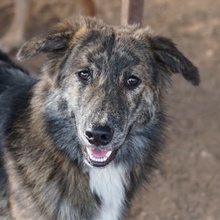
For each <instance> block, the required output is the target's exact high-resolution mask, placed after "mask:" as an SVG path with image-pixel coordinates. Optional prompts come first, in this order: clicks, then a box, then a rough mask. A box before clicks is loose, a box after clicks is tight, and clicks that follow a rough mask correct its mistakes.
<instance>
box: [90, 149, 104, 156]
mask: <svg viewBox="0 0 220 220" xmlns="http://www.w3.org/2000/svg"><path fill="white" fill-rule="evenodd" d="M91 153H92V155H93V156H95V157H105V156H106V154H107V153H108V151H106V150H99V149H91Z"/></svg>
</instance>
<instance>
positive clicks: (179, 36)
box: [0, 0, 220, 220]
mask: <svg viewBox="0 0 220 220" xmlns="http://www.w3.org/2000/svg"><path fill="white" fill-rule="evenodd" d="M95 2H96V5H97V16H98V17H99V18H101V19H103V20H104V21H106V22H107V23H109V24H119V23H120V7H121V5H120V1H119V0H112V1H109V0H96V1H95ZM79 11H80V9H79V6H78V4H77V1H76V0H62V1H58V0H49V1H44V0H38V1H35V2H33V7H32V12H31V16H30V20H29V22H28V24H27V31H26V37H27V39H28V38H30V37H31V36H33V35H34V34H36V33H37V32H39V31H40V30H42V29H45V28H46V27H48V26H49V25H51V24H52V23H54V22H56V21H57V20H59V19H63V18H67V17H69V16H71V15H77V14H78V13H79ZM12 16H13V1H12V0H1V1H0V27H1V29H0V36H2V35H3V34H4V33H5V32H6V30H7V28H8V27H9V25H10V22H11V19H12ZM143 23H144V26H146V25H150V26H151V27H152V28H153V29H154V30H155V31H156V32H159V33H161V34H165V35H166V36H168V37H170V38H172V39H173V40H174V41H175V42H176V43H177V45H178V47H179V49H180V50H181V51H183V52H184V54H186V55H187V56H188V57H189V58H190V59H191V60H192V61H193V62H194V64H195V65H197V66H198V67H199V69H200V73H201V80H202V82H201V85H200V86H199V87H197V88H194V87H192V86H191V85H189V84H188V83H187V82H186V81H184V80H183V79H182V78H181V77H180V76H175V77H174V78H173V88H172V91H171V92H170V93H169V94H168V104H169V107H170V108H169V109H170V111H169V113H170V116H171V117H172V119H173V120H172V124H171V128H170V131H169V135H168V137H169V139H168V140H167V148H166V149H165V150H164V152H163V154H162V156H161V168H160V169H159V170H157V171H156V172H155V175H154V176H153V178H152V181H151V184H150V185H148V186H147V189H143V190H142V191H141V192H140V194H139V195H138V196H137V198H136V200H135V201H134V202H133V206H132V210H131V213H130V217H129V219H130V220H131V219H135V220H219V219H220V146H219V144H220V100H219V99H220V73H219V71H220V44H219V41H220V1H218V0H200V1H199V0H197V1H196V0H185V1H180V0H179V1H171V0H154V1H153V0H151V1H147V0H146V1H145V6H144V22H143ZM11 56H12V57H14V54H11ZM42 60H43V58H42V57H37V58H33V59H32V60H31V61H28V62H26V63H24V64H23V65H24V66H25V67H26V68H27V69H28V70H30V71H32V72H37V71H38V70H39V67H40V65H41V63H42Z"/></svg>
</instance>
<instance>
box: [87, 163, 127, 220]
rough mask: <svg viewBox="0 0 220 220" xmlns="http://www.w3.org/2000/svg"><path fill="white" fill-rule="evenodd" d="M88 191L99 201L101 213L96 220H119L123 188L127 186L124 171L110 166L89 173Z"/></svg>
mask: <svg viewBox="0 0 220 220" xmlns="http://www.w3.org/2000/svg"><path fill="white" fill-rule="evenodd" d="M89 176H90V182H89V185H90V189H91V191H92V193H93V194H96V195H97V197H98V198H99V199H100V206H101V209H100V210H101V211H100V212H99V213H98V216H97V220H103V219H105V220H117V219H120V217H121V216H122V213H123V212H124V207H125V202H126V201H125V188H126V186H127V185H128V181H129V180H128V179H127V175H126V169H125V168H124V167H123V166H120V165H119V166H117V167H116V166H115V165H114V164H110V165H109V166H107V167H106V168H103V169H96V168H92V169H91V170H90V171H89Z"/></svg>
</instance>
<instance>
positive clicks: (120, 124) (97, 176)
mask: <svg viewBox="0 0 220 220" xmlns="http://www.w3.org/2000/svg"><path fill="white" fill-rule="evenodd" d="M41 52H44V53H46V54H47V62H46V63H45V65H44V66H43V68H42V74H41V76H40V77H39V78H38V79H35V78H33V77H31V76H30V75H28V74H27V73H26V72H24V71H23V70H22V69H21V68H19V67H17V66H16V65H15V64H13V63H12V62H11V61H10V60H9V59H8V58H7V56H5V55H4V54H1V60H2V61H1V63H0V64H1V65H0V66H1V69H0V89H1V94H0V103H1V105H0V113H1V114H0V126H1V127H0V141H1V142H0V144H1V173H0V174H1V191H0V192H1V197H2V198H4V199H2V204H1V206H2V207H1V210H2V211H1V215H2V217H1V219H4V218H5V219H16V220H22V219H26V220H30V219H37V220H39V219H45V220H55V219H57V220H103V219H105V220H119V219H123V218H124V217H125V213H126V211H127V210H128V207H129V204H130V202H131V200H132V198H133V197H134V194H135V193H136V192H137V189H139V188H140V186H141V185H143V183H144V182H146V181H147V180H148V177H149V173H150V171H151V170H152V169H153V168H155V167H156V155H157V154H158V152H159V151H160V150H161V149H162V148H163V147H164V133H165V128H166V114H165V106H164V95H165V93H166V89H167V87H169V85H170V77H171V75H172V74H174V73H180V74H181V75H182V76H183V77H184V78H185V79H186V80H187V81H189V82H190V83H192V84H193V85H198V84H199V75H198V70H197V68H196V67H195V66H194V65H193V64H192V63H191V62H190V61H189V60H188V59H187V58H186V57H185V56H184V55H183V54H182V53H181V52H180V51H179V50H178V49H177V48H176V46H175V45H174V44H173V43H172V41H171V40H169V39H167V38H165V37H162V36H159V35H156V34H154V33H153V31H152V30H151V29H150V28H148V27H147V28H143V29H141V28H139V27H138V26H119V27H116V26H109V25H106V24H104V23H103V22H101V21H97V20H95V19H88V18H79V19H76V20H74V21H73V22H62V23H59V24H57V25H56V26H54V27H53V28H52V29H50V30H49V31H48V32H45V33H43V34H41V35H39V36H36V37H34V38H33V39H31V40H30V41H29V42H27V43H26V44H24V46H23V47H22V48H21V49H20V51H19V53H18V59H19V60H25V59H28V58H30V57H32V56H34V55H36V54H38V53H41ZM3 216H5V217H3Z"/></svg>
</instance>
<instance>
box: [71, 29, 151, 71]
mask: <svg viewBox="0 0 220 220" xmlns="http://www.w3.org/2000/svg"><path fill="white" fill-rule="evenodd" d="M78 32H79V33H80V38H78V39H77V40H78V45H77V48H76V49H74V52H75V54H77V56H78V57H80V58H81V61H82V62H83V61H87V62H88V63H94V64H96V66H97V65H98V66H101V65H102V64H103V63H106V62H107V63H108V64H109V65H111V66H114V67H115V68H116V67H121V68H125V67H126V66H137V65H139V64H140V63H144V64H147V63H148V62H149V61H150V59H149V58H150V55H151V51H150V47H149V45H148V42H147V38H143V37H140V34H137V33H136V32H137V28H135V27H132V26H131V27H126V28H125V27H120V28H118V27H115V28H114V27H110V26H109V27H108V26H107V27H104V28H93V29H85V28H83V29H81V30H79V31H78Z"/></svg>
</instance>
